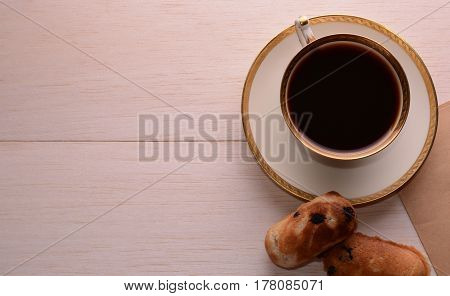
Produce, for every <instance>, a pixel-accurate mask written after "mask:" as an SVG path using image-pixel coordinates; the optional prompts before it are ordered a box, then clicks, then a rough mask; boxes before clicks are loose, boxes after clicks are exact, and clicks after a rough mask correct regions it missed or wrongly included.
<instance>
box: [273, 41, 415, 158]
mask: <svg viewBox="0 0 450 296" xmlns="http://www.w3.org/2000/svg"><path fill="white" fill-rule="evenodd" d="M333 41H344V42H355V43H358V44H362V45H364V46H367V47H369V48H371V49H373V50H375V51H376V52H378V53H379V54H380V55H382V56H383V57H384V58H385V59H386V60H387V61H388V63H389V64H390V66H391V67H392V68H393V69H394V72H395V73H396V75H397V77H398V79H399V84H400V85H401V96H402V97H401V106H400V110H399V112H398V114H397V117H396V119H395V123H394V124H393V125H392V127H391V128H390V129H389V130H388V131H387V132H386V135H385V136H383V137H382V138H380V139H378V140H377V141H376V142H374V143H373V144H372V145H370V147H368V148H366V149H363V150H359V151H355V152H339V151H333V150H330V149H326V148H321V147H320V146H319V145H317V144H315V143H314V142H313V141H311V140H309V139H308V138H307V137H305V136H303V135H302V133H301V132H300V131H299V130H298V128H297V127H296V126H295V124H294V122H293V121H292V118H291V116H289V110H288V109H289V107H288V104H287V102H288V101H289V98H287V85H288V83H289V78H290V74H291V72H292V71H293V70H294V69H295V67H296V65H297V63H298V61H299V60H300V59H301V58H302V57H303V56H305V55H306V54H308V52H310V51H311V50H313V49H315V48H317V47H319V46H321V45H324V44H326V43H328V42H333ZM409 96H410V93H409V85H408V79H407V77H406V74H405V71H404V70H403V68H402V66H401V65H400V63H399V62H398V61H397V59H396V58H395V57H394V55H393V54H392V53H390V52H389V51H388V50H387V49H386V48H385V47H384V46H382V45H381V44H380V43H378V42H376V41H374V40H371V39H369V38H366V37H363V36H358V35H353V34H333V35H328V36H325V37H322V38H319V39H317V40H315V41H314V42H311V43H310V44H308V45H307V46H305V47H304V48H302V50H301V51H300V52H299V53H297V54H296V55H295V57H294V58H293V59H292V60H291V62H290V63H289V65H288V66H287V68H286V71H285V73H284V75H283V79H282V81H281V94H280V104H281V111H282V114H283V117H284V120H285V121H286V124H287V126H288V127H289V129H290V130H291V132H292V134H293V135H294V136H295V137H296V138H297V139H298V140H299V141H300V142H301V143H302V144H303V145H305V146H306V147H307V148H308V149H310V150H312V151H314V152H315V153H317V154H319V155H322V156H325V157H328V158H332V159H337V160H356V159H361V158H365V157H369V156H372V155H374V154H376V153H378V152H380V151H381V150H383V149H384V148H386V147H387V146H389V144H391V143H392V141H394V140H395V138H396V137H397V136H398V134H399V133H400V131H401V130H402V128H403V126H404V125H405V122H406V118H407V116H408V111H409V100H410V97H409Z"/></svg>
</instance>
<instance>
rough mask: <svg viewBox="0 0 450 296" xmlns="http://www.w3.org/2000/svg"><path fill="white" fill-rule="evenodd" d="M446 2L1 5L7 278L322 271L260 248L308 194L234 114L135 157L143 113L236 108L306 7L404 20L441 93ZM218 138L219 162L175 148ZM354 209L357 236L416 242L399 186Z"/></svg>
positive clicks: (170, 135) (169, 137)
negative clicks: (282, 181) (273, 177)
mask: <svg viewBox="0 0 450 296" xmlns="http://www.w3.org/2000/svg"><path fill="white" fill-rule="evenodd" d="M446 3H448V1H444V0H439V1H438V0H436V1H418V0H400V1H385V0H377V1H370V3H367V1H363V0H352V1H339V0H328V1H298V0H295V1H275V0H258V1H257V0H251V1H211V0H209V1H206V0H204V1H203V0H202V1H195V3H194V2H192V3H191V2H189V1H179V0H170V1H112V0H101V1H100V0H98V1H92V0H81V1H67V0H66V1H49V0H45V1H44V0H43V1H24V0H15V1H12V0H0V166H1V169H0V204H1V206H0V274H11V275H181V274H183V275H281V274H283V275H305V274H309V275H322V274H324V273H323V272H322V268H321V264H320V263H319V262H314V263H312V264H311V265H308V266H306V267H304V268H302V269H299V270H296V271H284V270H281V269H279V268H277V267H275V266H273V265H272V264H271V263H270V261H269V259H268V257H267V255H266V254H265V250H264V246H263V238H264V235H265V232H266V229H267V228H268V227H269V225H270V224H272V223H273V222H275V221H277V220H278V219H279V218H281V217H282V216H283V215H284V214H285V213H287V212H289V211H290V210H292V209H293V208H295V207H296V206H297V205H298V204H299V202H298V201H297V200H295V199H294V198H292V197H290V196H289V195H288V194H286V193H285V192H283V191H282V190H281V189H279V188H278V187H277V186H276V185H274V184H273V183H272V182H271V181H270V180H269V179H268V178H267V177H266V176H265V175H264V174H263V173H262V171H261V170H260V169H259V167H258V166H257V164H256V163H255V162H254V161H243V157H242V155H243V154H246V153H247V154H248V149H247V146H246V142H245V138H244V135H243V131H242V128H241V122H240V121H239V120H237V121H236V120H235V122H233V124H232V125H225V123H224V122H220V123H219V124H218V125H217V126H215V125H213V124H211V125H208V124H207V125H206V129H207V130H208V132H209V134H210V135H211V136H210V137H209V138H207V139H206V140H205V138H204V137H203V136H202V134H201V133H200V132H199V128H198V126H197V125H195V126H194V127H193V128H188V127H186V128H183V129H181V130H176V129H171V128H167V129H165V130H164V132H162V133H159V134H158V135H157V136H155V137H154V138H153V139H151V140H149V141H148V142H146V143H144V145H145V147H146V149H148V151H153V152H154V151H158V152H160V153H159V154H158V157H157V159H155V160H153V161H139V157H138V147H139V143H138V141H139V137H138V116H139V114H153V115H158V116H161V115H163V114H169V115H171V116H176V115H177V114H179V112H180V111H181V112H183V113H187V114H189V115H190V116H192V117H193V118H194V122H195V124H198V120H197V119H198V118H199V117H200V116H201V115H202V114H205V113H213V114H235V115H238V114H239V113H240V102H241V91H242V87H243V83H244V80H245V77H246V74H247V71H248V69H249V67H250V65H251V63H252V61H253V59H254V58H255V56H256V55H257V53H258V52H259V51H260V49H261V48H262V47H263V46H264V45H265V44H266V43H267V42H268V41H269V40H270V39H271V38H272V37H273V36H274V35H276V34H277V33H278V32H280V31H281V30H283V29H284V28H285V27H287V26H290V25H291V23H292V21H293V19H294V18H295V17H296V16H298V15H299V14H305V13H306V14H308V15H310V16H315V15H323V14H351V15H357V16H362V17H365V18H369V19H373V20H375V21H377V22H380V23H383V24H385V25H387V26H388V27H390V28H391V29H392V30H393V31H395V32H398V31H402V32H401V34H400V35H401V36H402V37H404V38H405V39H406V40H407V41H408V42H409V43H410V44H411V45H412V46H413V47H414V48H415V49H416V50H417V51H418V52H419V54H420V55H421V56H422V58H423V60H424V62H425V64H426V65H427V67H428V69H429V70H430V72H431V75H432V77H433V79H434V83H435V86H436V90H437V94H438V98H439V102H440V103H443V102H445V101H447V100H448V99H449V97H450V85H449V83H448V77H449V74H450V61H449V59H448V53H449V51H448V46H449V44H450V34H449V31H448V27H449V25H450V5H446ZM445 5H446V6H445ZM170 120H171V119H169V121H170ZM213 148H214V149H217V151H218V152H217V153H218V155H217V157H216V158H215V159H214V161H205V160H202V159H199V158H194V160H192V161H188V160H186V159H180V158H179V157H176V155H175V152H173V151H178V152H180V151H181V152H186V153H188V152H189V151H192V150H194V151H199V150H200V149H207V150H208V149H213ZM177 149H178V150H177ZM358 213H359V217H360V220H361V223H360V226H359V229H360V230H361V231H363V232H366V233H373V234H378V235H382V236H384V237H387V238H389V239H393V240H396V241H398V242H401V243H405V244H410V245H414V246H416V247H418V248H419V249H421V250H423V248H422V245H421V243H420V240H419V238H418V237H417V234H416V232H415V230H414V227H413V226H412V224H411V222H410V220H409V217H408V215H407V214H406V212H405V209H404V207H403V204H402V203H401V201H400V200H399V198H398V196H394V197H392V198H390V199H388V200H385V201H383V202H380V203H377V204H375V205H372V206H367V207H364V208H361V209H359V211H358Z"/></svg>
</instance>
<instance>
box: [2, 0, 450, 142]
mask: <svg viewBox="0 0 450 296" xmlns="http://www.w3.org/2000/svg"><path fill="white" fill-rule="evenodd" d="M2 1H4V3H6V4H7V5H10V7H11V8H12V9H15V10H17V11H14V10H12V9H11V8H9V7H6V6H4V5H0V16H1V17H0V19H1V24H2V25H1V26H0V40H2V41H5V42H2V46H1V58H0V69H2V70H1V72H0V92H1V94H2V95H1V98H0V100H1V101H0V102H1V104H2V108H1V109H0V140H25V141H27V140H116V141H123V140H136V139H137V134H138V131H137V114H139V113H144V114H145V113H147V114H163V113H169V114H176V111H174V110H173V109H172V108H170V107H169V106H167V105H166V104H165V103H163V102H161V101H159V100H158V99H155V98H154V97H152V96H151V95H150V94H148V93H147V92H145V91H143V90H142V89H139V88H138V87H136V86H135V85H133V84H131V83H130V82H129V81H127V80H125V79H124V78H123V77H121V76H119V75H118V74H116V73H114V72H112V71H111V70H109V69H107V68H106V67H105V66H104V65H106V66H107V67H110V68H112V69H114V70H116V71H117V72H119V73H121V75H124V76H125V77H127V78H129V79H130V80H132V81H134V82H136V83H138V84H139V85H141V86H142V87H144V88H146V89H148V90H150V91H151V92H152V93H153V94H155V95H157V96H158V97H161V98H163V99H164V100H165V101H167V102H168V103H169V104H171V105H173V106H175V107H176V108H177V109H179V110H182V111H183V112H187V113H189V114H192V117H194V118H198V117H199V116H201V114H204V113H205V112H208V113H233V114H239V112H240V101H241V92H242V86H243V83H244V80H245V77H246V75H247V71H248V69H249V67H250V65H251V63H252V61H253V59H254V58H255V56H256V55H257V53H258V52H259V51H260V50H261V49H262V47H263V46H264V45H265V44H266V43H267V42H268V41H269V40H270V39H271V38H273V36H275V35H276V34H277V33H279V32H280V31H281V30H283V29H284V28H286V27H287V26H290V25H291V24H292V20H293V19H294V17H296V16H297V15H298V14H301V13H307V14H308V15H310V16H314V15H323V14H339V13H341V14H351V15H358V16H362V17H366V18H370V19H373V20H375V21H378V22H380V23H382V24H385V25H387V26H388V27H390V28H392V30H393V31H394V32H400V31H401V36H402V37H404V38H405V39H406V40H407V41H408V42H409V43H410V44H411V45H412V46H413V47H414V48H415V49H416V50H417V51H418V52H419V54H420V55H421V56H422V57H423V59H424V61H425V63H426V65H427V66H428V68H429V70H430V72H431V74H432V76H433V79H434V82H435V84H436V89H437V93H438V98H439V99H440V100H447V98H449V97H450V88H449V85H448V83H447V77H448V75H449V73H450V62H449V61H448V59H447V55H448V54H447V53H448V51H447V47H448V44H449V42H450V34H449V33H448V30H447V28H448V26H449V25H450V19H449V18H448V15H449V13H450V7H448V6H447V7H444V8H442V9H440V10H439V11H437V12H435V13H434V14H432V15H430V16H428V17H427V18H426V19H424V20H422V21H420V22H419V23H417V24H415V25H413V26H412V27H409V26H410V25H411V24H414V23H415V22H416V21H418V20H420V19H421V18H422V17H423V16H425V15H427V14H428V13H430V12H431V11H433V10H434V9H436V8H437V7H439V6H441V5H442V4H444V3H445V0H439V1H438V0H435V1H420V0H414V1H410V0H401V1H372V2H371V3H368V2H367V1H363V0H356V1H355V0H354V1H336V0H333V1H293V0H292V1H272V0H270V1H269V0H264V1H256V0H252V1H245V2H242V1H234V2H230V1H206V0H204V1H195V2H182V1H176V0H171V1H110V0H101V1H88V0H83V1H58V2H57V3H55V2H54V1H48V0H47V1H9V0H8V1H6V0H2ZM19 13H20V14H23V15H20V14H19ZM33 22H34V23H33ZM36 23H38V24H40V25H41V26H43V27H45V28H46V29H47V30H49V31H50V32H52V33H53V34H56V35H57V36H59V37H60V38H61V39H63V40H64V41H62V40H61V39H57V38H55V36H53V35H52V34H51V33H49V32H48V31H46V30H45V29H43V28H42V27H39V26H38V25H36ZM408 27H409V28H408ZM405 28H408V29H406V30H405ZM66 42H67V43H70V44H71V45H73V46H75V47H77V48H78V49H79V50H77V49H75V48H73V47H71V46H70V45H68V44H67V43H66ZM80 50H81V51H83V52H84V53H83V52H81V51H80ZM86 54H87V55H90V56H92V57H94V58H95V59H96V60H97V61H95V60H93V59H92V58H90V57H88V56H87V55H86ZM99 62H100V63H99ZM101 63H103V64H104V65H102V64H101ZM206 129H207V130H210V132H211V136H212V137H213V138H215V139H217V140H229V139H234V140H237V139H239V140H243V139H244V136H243V133H242V129H241V125H240V122H239V120H237V121H236V123H235V124H233V125H232V126H226V124H225V122H222V123H221V124H220V125H219V127H218V128H214V127H213V126H208V125H206ZM180 134H182V135H183V136H184V137H188V136H191V137H194V138H195V139H201V138H202V137H201V135H199V134H198V130H196V129H187V130H181V131H180V132H178V133H177V132H176V131H172V130H171V131H166V132H165V133H161V134H160V135H158V137H159V138H158V139H160V140H168V139H174V138H176V137H177V136H179V135H180Z"/></svg>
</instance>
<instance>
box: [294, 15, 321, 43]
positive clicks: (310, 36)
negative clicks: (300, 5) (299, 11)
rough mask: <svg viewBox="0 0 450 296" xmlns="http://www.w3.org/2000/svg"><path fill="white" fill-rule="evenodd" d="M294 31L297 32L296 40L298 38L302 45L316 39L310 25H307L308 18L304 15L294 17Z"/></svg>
mask: <svg viewBox="0 0 450 296" xmlns="http://www.w3.org/2000/svg"><path fill="white" fill-rule="evenodd" d="M295 31H296V32H297V36H298V40H300V43H301V44H302V46H303V47H305V46H306V45H308V44H310V43H311V42H313V41H314V40H316V37H315V36H314V33H313V31H312V29H311V26H310V25H309V20H308V18H307V17H306V16H304V15H303V16H301V17H298V18H297V19H295Z"/></svg>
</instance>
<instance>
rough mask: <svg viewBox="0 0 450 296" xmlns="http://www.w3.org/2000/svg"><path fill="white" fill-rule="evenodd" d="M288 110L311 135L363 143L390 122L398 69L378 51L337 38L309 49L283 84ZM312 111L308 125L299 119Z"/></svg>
mask: <svg viewBox="0 0 450 296" xmlns="http://www.w3.org/2000/svg"><path fill="white" fill-rule="evenodd" d="M287 95H288V98H289V99H288V111H289V112H290V113H291V114H292V115H291V116H292V118H293V119H294V122H296V121H297V122H299V124H298V126H297V127H298V128H299V130H300V131H302V133H303V134H304V135H305V136H306V137H307V138H309V140H311V141H313V142H315V143H317V144H319V145H321V146H324V147H326V148H328V149H334V150H358V149H363V148H365V147H367V146H370V145H371V144H374V143H375V142H377V140H379V139H381V138H382V137H383V136H384V135H386V133H387V132H388V131H389V129H390V128H391V127H392V126H393V124H394V123H395V121H396V119H397V114H398V112H399V108H400V105H401V103H400V100H401V89H400V85H399V83H398V77H397V74H396V73H395V72H394V70H393V68H392V66H390V64H389V62H388V61H387V60H386V59H385V58H384V57H383V56H382V55H381V54H379V53H378V52H375V51H374V50H372V49H370V48H369V47H366V46H364V45H361V44H359V43H356V42H352V41H335V42H332V43H326V44H324V45H321V46H319V47H317V48H315V49H313V50H312V51H310V52H308V53H307V54H306V55H305V56H304V57H302V58H301V59H300V61H299V62H298V63H297V65H296V66H295V68H294V70H293V72H292V74H291V80H290V82H289V84H288V86H287ZM303 112H311V113H312V117H311V120H310V122H309V125H308V126H306V124H305V123H306V121H304V120H303V121H298V120H295V119H296V118H297V119H298V118H300V115H301V114H302V113H303Z"/></svg>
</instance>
